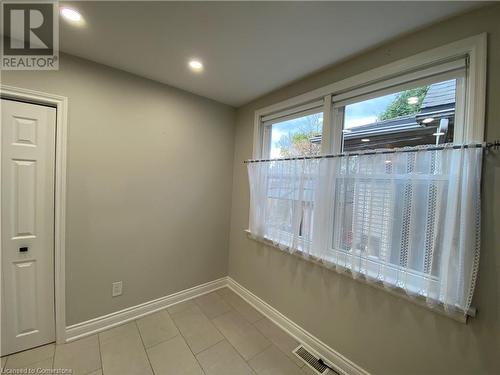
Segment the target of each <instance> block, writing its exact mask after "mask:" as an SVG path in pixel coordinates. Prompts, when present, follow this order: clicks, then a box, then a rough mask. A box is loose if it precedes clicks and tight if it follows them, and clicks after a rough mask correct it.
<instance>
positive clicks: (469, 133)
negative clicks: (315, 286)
mask: <svg viewBox="0 0 500 375" xmlns="http://www.w3.org/2000/svg"><path fill="white" fill-rule="evenodd" d="M485 48H486V39H485V36H484V35H480V36H477V37H472V38H469V39H465V40H463V41H458V42H455V43H452V44H450V45H447V46H444V47H441V48H437V49H435V50H432V51H428V52H424V53H421V54H419V55H416V56H412V57H410V58H407V59H405V60H401V61H398V62H395V63H393V64H389V65H388V66H385V67H381V68H377V69H374V70H372V71H370V72H367V73H363V74H360V75H358V76H356V77H352V78H349V79H346V80H344V81H341V82H338V83H334V84H332V85H329V86H326V87H324V88H320V89H317V90H314V91H313V92H311V93H306V94H303V95H301V96H299V97H296V98H292V99H290V100H288V101H285V102H283V103H279V104H276V105H273V106H270V107H267V108H264V109H262V110H259V111H257V112H256V123H255V131H254V158H255V159H272V160H274V159H285V161H272V160H271V161H267V162H265V163H264V164H266V165H264V166H262V165H260V166H259V164H258V163H255V164H252V163H249V165H248V170H249V177H250V188H251V189H250V190H251V207H250V232H251V233H253V234H255V235H257V236H260V237H263V238H266V239H268V240H271V241H273V242H274V243H275V244H276V245H277V246H279V247H281V248H284V249H288V250H292V251H295V250H298V251H301V252H303V253H304V254H309V255H313V256H316V257H318V258H320V259H321V260H326V261H328V262H329V263H332V264H334V265H337V266H340V267H344V268H347V269H350V270H351V271H353V272H354V271H355V272H358V273H362V274H363V275H365V276H369V277H371V278H373V279H379V280H383V282H384V284H387V283H388V284H392V285H394V286H399V287H402V288H404V289H405V291H406V292H407V293H410V292H411V293H412V294H415V295H420V296H423V297H425V298H428V299H430V300H434V301H436V300H439V301H440V302H442V303H443V304H444V305H445V306H447V307H450V308H454V307H458V308H459V309H464V308H465V309H467V308H468V307H469V304H470V298H471V293H467V291H465V290H464V288H463V286H464V285H465V284H467V283H468V285H467V286H468V287H469V288H470V287H471V285H473V282H474V280H475V271H476V270H477V264H476V263H475V261H474V259H475V258H474V257H475V253H474V254H473V252H474V251H476V250H477V251H479V250H478V249H479V248H478V245H477V244H476V245H475V246H473V245H472V244H473V241H474V240H473V238H474V237H473V236H474V235H476V236H477V233H479V227H478V223H477V222H475V221H474V219H473V217H472V216H473V215H477V212H478V211H477V210H478V209H479V208H478V206H477V205H476V203H474V202H476V201H478V200H477V197H478V196H479V188H478V186H479V182H480V172H477V171H480V168H479V169H477V166H478V164H480V155H481V153H480V152H475V151H467V152H464V153H463V154H461V153H460V152H454V153H453V155H451V154H448V153H446V152H441V153H439V152H434V151H430V152H423V153H418V152H415V151H411V152H408V153H405V154H403V155H402V154H401V153H399V155H398V156H394V157H392V156H387V157H385V156H383V155H382V156H381V154H380V153H377V154H376V155H374V156H373V158H371V157H366V156H359V157H358V156H349V157H340V158H339V159H338V160H339V162H331V163H326V164H325V163H322V164H321V163H319V162H315V161H317V160H319V159H313V160H314V162H311V159H309V160H308V161H307V162H306V160H305V159H302V158H300V157H301V156H305V157H309V156H317V155H321V154H339V153H342V152H344V153H348V155H349V153H353V152H360V151H361V152H364V151H372V150H380V149H392V148H400V147H414V146H420V147H423V148H426V149H429V145H430V146H432V145H443V144H448V143H457V144H461V143H472V142H482V141H483V131H484V126H483V121H484V102H485V77H486V73H485V69H486V60H485ZM431 149H432V148H431ZM371 154H372V153H368V155H371ZM421 154H422V155H421ZM464 155H465V156H464ZM321 160H333V159H332V158H326V159H321ZM461 163H467V165H465V164H464V166H463V173H462V174H464V173H467V174H469V173H470V175H467V176H465V175H461V176H458V175H456V174H455V172H454V171H456V170H457V169H460V167H458V166H459V165H461ZM320 165H323V167H320ZM325 165H329V167H327V168H326V169H325V168H324V166H325ZM329 168H330V169H329ZM476 172H477V173H476ZM414 175H416V176H417V177H416V178H415V177H414ZM468 181H469V182H470V183H472V185H470V186H469V185H467V184H469V182H468ZM465 186H467V188H466V190H463V189H465ZM453 194H455V195H453ZM457 194H458V195H457ZM460 194H467V197H466V200H467V201H468V202H470V205H468V206H467V207H465V206H463V207H462V206H460V205H459V204H456V202H457V201H456V200H455V201H453V199H458V198H457V197H458V196H459V195H460ZM462 199H463V198H462ZM460 209H463V210H469V211H467V215H465V216H464V215H463V213H460V212H459V211H457V210H460ZM454 215H455V216H454ZM457 215H458V216H457ZM477 217H478V216H477ZM456 218H460V219H459V220H465V221H467V223H465V222H464V223H462V225H461V226H460V228H458V229H457V230H459V231H464V233H465V234H464V233H454V234H453V235H450V234H449V231H450V230H449V224H447V225H448V226H443V225H444V224H443V223H449V222H448V220H456ZM457 236H458V237H457ZM457 238H461V239H462V238H467V239H468V240H467V241H471V242H469V243H468V245H467V246H465V248H466V250H464V251H462V253H460V254H459V253H457V252H456V251H455V250H454V249H455V248H457V246H456V244H453V245H451V242H453V241H455V240H456V239H457ZM460 246H462V245H460ZM444 248H446V249H448V250H444V251H443V250H442V249H444ZM450 249H451V250H450ZM462 249H464V248H462ZM467 249H475V250H467ZM471 252H472V253H471ZM453 254H456V256H457V257H461V256H464V254H467V256H468V258H467V260H466V262H468V263H467V264H468V266H467V267H465V269H463V268H460V267H461V266H458V268H454V269H452V271H453V270H455V271H453V272H455V273H457V271H456V270H457V269H462V271H463V272H469V273H468V274H466V275H464V274H453V272H452V273H449V272H448V271H449V270H446V271H443V267H448V266H447V264H451V263H452V262H456V261H459V262H462V263H460V264H463V260H464V259H459V260H456V259H454V258H453V256H454V255H453ZM442 257H448V258H447V260H446V261H442ZM450 272H451V271H450ZM459 273H460V272H459ZM443 274H446V275H447V277H451V279H447V280H446V281H447V282H448V283H449V281H450V280H458V281H457V282H456V285H455V286H453V287H451V288H448V289H446V290H443V289H442V287H443V285H444V284H443V283H442V280H441V279H440V277H441V275H443ZM402 275H403V276H402ZM464 276H465V280H468V281H467V283H465V284H464V282H463V280H464V279H463V277H464ZM461 278H462V279H461ZM460 280H461V281H460ZM448 287H449V285H448ZM451 290H453V292H450V291H451ZM470 290H472V289H470ZM436 293H437V294H436ZM440 293H441V294H440ZM443 296H444V297H443ZM450 296H451V297H450ZM448 297H450V298H451V299H453V300H451V299H448Z"/></svg>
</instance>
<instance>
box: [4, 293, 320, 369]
mask: <svg viewBox="0 0 500 375" xmlns="http://www.w3.org/2000/svg"><path fill="white" fill-rule="evenodd" d="M297 346H298V342H297V341H295V340H294V339H293V338H292V337H290V336H289V335H288V334H286V333H285V332H284V331H283V330H281V329H280V328H278V327H277V326H276V325H274V324H273V323H272V322H271V321H269V320H268V319H266V318H264V317H263V316H262V315H261V314H260V313H259V312H258V311H257V310H255V309H254V308H253V307H252V306H250V305H249V304H248V303H246V302H245V301H244V300H243V299H242V298H240V297H239V296H238V295H237V294H235V293H234V292H232V291H231V290H230V289H228V288H223V289H220V290H218V291H216V292H213V293H209V294H206V295H204V296H201V297H198V298H195V299H193V300H190V301H187V302H183V303H180V304H178V305H175V306H172V307H169V308H168V309H165V310H162V311H160V312H157V313H154V314H152V315H148V316H146V317H144V318H141V319H138V320H136V321H133V322H130V323H127V324H124V325H122V326H119V327H116V328H112V329H110V330H108V331H104V332H101V333H99V334H97V335H93V336H90V337H86V338H83V339H81V340H77V341H74V342H71V343H69V344H64V345H54V344H49V345H45V346H42V347H39V348H35V349H31V350H28V351H25V352H21V353H17V354H13V355H11V356H8V357H6V358H2V363H1V365H2V369H3V368H5V369H20V368H23V369H24V368H25V369H37V368H40V369H71V370H73V372H72V373H73V375H85V374H88V375H103V374H104V375H127V374H130V375H153V374H154V375H191V374H193V375H195V374H200V375H203V374H206V375H226V374H227V375H240V374H241V375H246V374H253V375H255V374H258V375H281V374H286V375H295V374H296V375H304V374H309V375H312V374H313V372H312V371H311V370H310V369H309V368H308V367H307V366H304V364H303V362H301V361H299V360H298V359H297V358H296V357H295V355H294V354H293V353H292V350H293V349H295V348H296V347H297ZM46 373H48V372H46Z"/></svg>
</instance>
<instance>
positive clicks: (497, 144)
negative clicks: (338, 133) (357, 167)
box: [244, 139, 500, 164]
mask: <svg viewBox="0 0 500 375" xmlns="http://www.w3.org/2000/svg"><path fill="white" fill-rule="evenodd" d="M499 147H500V140H498V139H497V140H495V141H493V142H483V143H471V144H461V145H450V144H448V145H444V146H434V147H427V148H415V147H412V148H397V149H393V150H383V151H376V150H374V151H367V152H343V153H340V154H326V155H315V156H294V157H290V158H276V159H248V160H245V161H244V163H245V164H247V163H262V162H268V161H289V160H308V159H330V158H339V157H342V156H360V155H384V154H396V153H400V152H419V151H440V150H446V149H450V150H451V149H453V150H457V149H462V148H484V149H490V148H494V149H495V150H497V149H498V148H499Z"/></svg>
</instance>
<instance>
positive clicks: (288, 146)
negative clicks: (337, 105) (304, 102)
mask: <svg viewBox="0 0 500 375" xmlns="http://www.w3.org/2000/svg"><path fill="white" fill-rule="evenodd" d="M268 126H269V131H270V137H269V138H270V139H269V142H270V148H269V150H270V151H269V157H271V158H285V157H291V156H304V155H305V156H313V155H319V153H320V151H321V132H322V128H323V113H322V112H318V113H313V114H309V115H306V116H302V117H298V118H294V119H291V120H286V121H282V122H277V123H274V124H272V125H268Z"/></svg>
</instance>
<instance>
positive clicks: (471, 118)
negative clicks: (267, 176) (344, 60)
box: [253, 33, 487, 159]
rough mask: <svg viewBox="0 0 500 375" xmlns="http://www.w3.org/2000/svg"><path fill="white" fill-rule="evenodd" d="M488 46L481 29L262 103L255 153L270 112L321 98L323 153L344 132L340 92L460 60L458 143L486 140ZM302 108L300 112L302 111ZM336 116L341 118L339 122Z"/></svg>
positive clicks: (335, 146) (427, 72) (259, 153)
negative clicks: (463, 71)
mask: <svg viewBox="0 0 500 375" xmlns="http://www.w3.org/2000/svg"><path fill="white" fill-rule="evenodd" d="M486 50H487V34H486V33H482V34H479V35H475V36H472V37H469V38H466V39H462V40H458V41H456V42H452V43H449V44H446V45H444V46H441V47H437V48H434V49H431V50H428V51H425V52H421V53H418V54H416V55H413V56H410V57H407V58H404V59H401V60H398V61H395V62H392V63H390V64H387V65H384V66H381V67H378V68H375V69H372V70H369V71H367V72H364V73H361V74H357V75H355V76H352V77H350V78H347V79H344V80H341V81H338V82H335V83H332V84H330V85H327V86H323V87H321V88H318V89H315V90H313V91H310V92H307V93H304V94H302V95H299V96H296V97H293V98H291V99H288V100H285V101H282V102H280V103H276V104H273V105H271V106H268V107H265V108H261V109H259V110H257V111H255V115H254V140H253V158H254V159H262V158H266V157H267V156H266V154H264V148H263V145H264V138H263V136H264V127H263V121H262V119H263V118H265V117H268V116H275V117H280V116H281V115H282V114H285V113H288V114H293V113H297V110H298V109H301V110H304V106H306V107H307V105H308V104H310V103H318V102H319V103H322V106H323V131H322V134H323V140H322V145H321V152H322V154H329V153H336V152H340V146H341V139H339V138H340V137H336V136H335V135H336V134H341V131H342V129H341V128H340V126H339V121H338V119H336V118H335V114H334V113H332V98H336V100H338V99H339V98H340V95H342V94H345V93H346V92H353V91H354V90H363V89H364V88H369V87H371V88H373V87H375V85H377V86H379V87H380V89H383V88H384V87H390V86H393V85H395V82H398V81H399V83H405V82H408V81H411V80H415V79H420V78H425V77H429V76H432V75H436V74H439V73H444V72H446V71H450V70H453V67H454V66H455V67H456V62H457V61H460V60H461V59H465V60H466V64H467V76H466V80H467V82H466V85H465V90H464V94H465V108H464V114H463V118H464V121H463V124H462V126H461V127H456V128H455V136H454V142H456V143H472V142H483V139H484V120H485V103H486V65H487V59H486V56H487V54H486ZM301 110H299V112H300V111H301ZM336 120H337V121H336Z"/></svg>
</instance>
